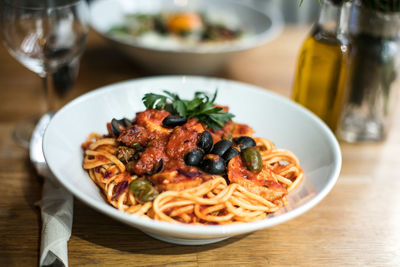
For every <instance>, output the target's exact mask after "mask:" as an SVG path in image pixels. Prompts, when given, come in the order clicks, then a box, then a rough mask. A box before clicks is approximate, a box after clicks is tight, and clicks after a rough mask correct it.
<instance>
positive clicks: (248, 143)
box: [233, 136, 256, 151]
mask: <svg viewBox="0 0 400 267" xmlns="http://www.w3.org/2000/svg"><path fill="white" fill-rule="evenodd" d="M233 142H234V143H235V145H237V146H238V147H239V148H240V150H241V151H242V150H245V149H246V148H248V147H252V146H256V141H254V139H253V138H251V137H249V136H241V137H236V138H233Z"/></svg>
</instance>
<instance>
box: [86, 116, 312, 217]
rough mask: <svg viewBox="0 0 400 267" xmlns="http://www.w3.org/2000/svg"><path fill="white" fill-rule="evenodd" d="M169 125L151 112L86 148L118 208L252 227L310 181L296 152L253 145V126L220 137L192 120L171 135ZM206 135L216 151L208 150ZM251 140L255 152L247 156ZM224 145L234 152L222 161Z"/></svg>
mask: <svg viewBox="0 0 400 267" xmlns="http://www.w3.org/2000/svg"><path fill="white" fill-rule="evenodd" d="M167 117H169V118H171V114H170V113H169V112H167V111H165V110H156V109H146V110H145V111H143V112H140V113H138V114H137V116H136V118H135V120H134V121H129V120H126V119H125V120H113V121H112V122H111V123H108V125H107V127H108V134H106V135H100V134H97V133H93V134H90V135H89V137H88V138H87V140H86V141H85V142H84V143H83V144H82V148H83V150H84V160H83V168H84V169H85V170H87V171H88V174H89V177H90V178H91V179H92V180H93V182H94V183H95V184H96V185H97V186H98V187H99V188H100V189H101V190H102V192H103V193H104V196H105V199H106V200H107V202H108V203H110V204H111V205H112V206H114V207H115V208H117V209H119V210H121V211H123V212H126V213H130V214H133V215H135V216H142V217H147V218H151V219H154V220H160V221H166V222H171V223H184V224H201V225H204V224H211V225H213V224H232V223H245V222H251V221H256V220H262V219H265V218H266V217H267V216H268V214H270V213H273V212H276V211H278V210H279V209H280V208H281V207H283V206H285V205H286V202H287V200H286V196H287V194H288V193H289V192H291V191H292V190H293V189H294V188H296V186H297V185H298V184H299V183H300V182H301V180H302V179H303V176H304V173H303V170H302V168H301V166H300V163H299V160H298V159H297V157H296V156H295V155H294V154H293V153H292V152H291V151H288V150H285V149H279V148H276V147H275V145H274V144H273V143H272V142H271V141H270V140H268V139H265V138H260V137H253V130H252V129H251V128H250V127H249V126H248V125H245V124H239V123H234V122H233V121H232V120H229V122H227V123H226V124H225V125H224V127H222V128H221V129H219V130H215V129H211V128H209V127H208V126H207V125H206V124H205V123H202V122H200V121H199V120H197V119H196V118H192V119H189V120H185V121H184V122H183V123H182V122H179V124H178V125H175V126H173V127H171V125H166V121H167V120H166V118H167ZM173 119H175V118H173ZM171 120H172V119H171ZM205 132H207V134H204V133H205ZM206 135H207V136H211V137H212V140H213V141H212V147H213V148H212V150H208V151H207V149H208V148H206V147H205V146H204V144H203V143H202V142H200V141H201V138H203V136H206ZM243 140H245V141H249V140H250V141H249V142H254V144H253V145H252V146H251V147H249V148H245V147H244V145H243V144H242V143H241V142H242V141H243ZM251 140H253V141H251ZM224 142H225V143H224ZM218 143H220V144H221V146H222V145H223V144H227V143H228V144H230V146H229V148H228V149H227V150H225V151H230V152H229V153H228V152H224V153H223V155H218V152H215V151H214V150H216V149H217V147H219V145H218ZM199 146H200V147H199ZM246 150H247V152H248V153H247V152H245V151H246ZM193 151H195V152H196V153H200V154H201V158H200V160H201V163H193V162H195V161H194V160H191V158H190V156H191V155H192V154H193V155H194V156H195V154H196V153H194V152H193ZM202 153H203V154H202ZM213 153H214V154H213ZM246 153H247V154H248V155H249V157H250V158H251V160H248V159H247V158H246ZM228 154H229V155H230V154H232V155H233V156H229V155H228ZM227 155H228V156H227ZM254 155H255V156H254ZM258 155H259V159H260V160H261V163H257V159H258V158H257V157H258ZM221 161H222V162H223V163H224V164H223V165H221V164H220V165H217V163H219V162H221ZM206 162H211V164H214V165H215V166H214V165H212V166H211V169H210V168H209V167H207V163H206ZM188 163H190V164H189V165H188ZM196 164H197V165H196ZM213 168H214V169H213ZM218 168H220V169H221V170H222V169H223V170H224V171H220V170H219V169H218Z"/></svg>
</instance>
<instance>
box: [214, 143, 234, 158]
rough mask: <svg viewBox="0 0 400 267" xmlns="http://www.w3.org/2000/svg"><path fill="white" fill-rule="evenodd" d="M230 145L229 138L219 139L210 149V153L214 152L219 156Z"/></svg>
mask: <svg viewBox="0 0 400 267" xmlns="http://www.w3.org/2000/svg"><path fill="white" fill-rule="evenodd" d="M231 146H232V142H231V141H229V140H221V141H219V142H217V143H216V144H215V145H214V147H213V149H212V150H211V154H215V155H218V156H221V157H222V155H223V154H224V153H225V152H226V151H228V149H229V148H230V147H231Z"/></svg>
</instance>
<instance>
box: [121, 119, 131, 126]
mask: <svg viewBox="0 0 400 267" xmlns="http://www.w3.org/2000/svg"><path fill="white" fill-rule="evenodd" d="M122 121H123V123H124V126H125V127H129V126H131V125H132V121H130V120H128V119H127V118H123V119H122Z"/></svg>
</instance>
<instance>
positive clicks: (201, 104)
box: [142, 90, 234, 130]
mask: <svg viewBox="0 0 400 267" xmlns="http://www.w3.org/2000/svg"><path fill="white" fill-rule="evenodd" d="M164 94H165V95H159V94H152V93H148V94H145V95H144V97H143V98H142V101H143V104H144V105H145V107H146V108H148V109H151V108H156V109H159V110H160V109H165V110H166V111H168V112H169V113H171V114H173V115H179V116H182V117H185V118H188V119H190V118H196V119H197V120H199V122H201V123H205V124H206V125H207V126H208V127H209V128H212V129H216V130H218V129H220V128H221V127H224V125H225V124H226V123H227V122H228V121H229V120H231V119H232V118H233V117H234V115H233V114H231V113H229V112H223V111H222V108H221V107H216V106H215V104H214V101H215V99H216V98H217V94H218V90H215V92H214V94H213V95H212V96H211V97H210V95H209V94H207V93H206V92H201V91H198V92H195V93H194V97H193V99H191V100H183V99H181V98H180V97H179V96H178V95H177V94H175V93H171V92H169V91H165V90H164Z"/></svg>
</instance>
